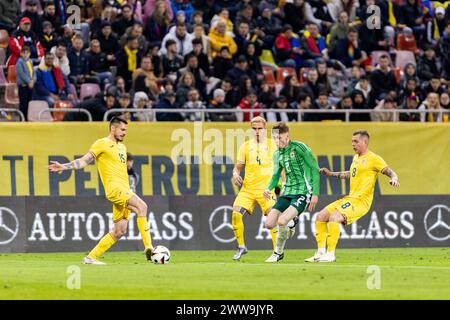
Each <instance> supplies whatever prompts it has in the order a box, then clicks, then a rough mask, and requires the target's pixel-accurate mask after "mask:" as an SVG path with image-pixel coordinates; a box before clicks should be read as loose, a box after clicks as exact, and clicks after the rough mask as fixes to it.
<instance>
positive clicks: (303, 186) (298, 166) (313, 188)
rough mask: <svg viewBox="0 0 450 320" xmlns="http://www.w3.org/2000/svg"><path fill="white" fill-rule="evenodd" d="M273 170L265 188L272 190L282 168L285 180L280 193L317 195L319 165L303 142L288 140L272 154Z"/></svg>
mask: <svg viewBox="0 0 450 320" xmlns="http://www.w3.org/2000/svg"><path fill="white" fill-rule="evenodd" d="M273 165H274V172H273V176H272V179H271V181H270V183H269V186H268V187H267V189H269V190H272V189H273V188H275V186H276V185H277V183H278V180H279V179H280V175H281V171H282V170H283V169H284V171H285V174H286V181H285V185H284V189H283V191H282V195H299V194H313V195H319V192H320V190H319V189H320V174H319V165H318V164H317V160H316V158H315V157H314V155H313V153H312V151H311V149H310V148H309V147H308V146H307V145H306V144H304V143H303V142H298V141H290V142H289V144H288V145H287V146H286V147H285V148H280V149H278V150H277V151H275V153H274V154H273Z"/></svg>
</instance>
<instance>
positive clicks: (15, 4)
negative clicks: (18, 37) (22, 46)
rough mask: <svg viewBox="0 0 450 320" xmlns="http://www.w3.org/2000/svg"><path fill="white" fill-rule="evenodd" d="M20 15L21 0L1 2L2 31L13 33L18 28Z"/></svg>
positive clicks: (0, 25)
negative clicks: (17, 23) (17, 22)
mask: <svg viewBox="0 0 450 320" xmlns="http://www.w3.org/2000/svg"><path fill="white" fill-rule="evenodd" d="M19 15H20V0H3V1H0V29H5V30H7V31H8V32H9V33H11V32H12V31H13V30H14V29H15V28H16V21H17V18H18V17H19Z"/></svg>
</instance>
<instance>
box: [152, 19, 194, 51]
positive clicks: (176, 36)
mask: <svg viewBox="0 0 450 320" xmlns="http://www.w3.org/2000/svg"><path fill="white" fill-rule="evenodd" d="M169 40H173V41H175V43H176V48H177V51H176V53H177V54H178V55H180V56H182V57H184V56H185V55H187V54H188V53H189V52H191V51H192V35H190V34H189V33H187V29H186V25H185V24H182V23H178V24H177V25H176V26H175V28H174V29H171V30H170V31H169V33H168V34H166V36H165V37H164V39H163V41H162V44H161V50H160V54H161V55H164V54H166V53H167V51H166V49H165V48H166V46H165V45H166V42H167V41H169Z"/></svg>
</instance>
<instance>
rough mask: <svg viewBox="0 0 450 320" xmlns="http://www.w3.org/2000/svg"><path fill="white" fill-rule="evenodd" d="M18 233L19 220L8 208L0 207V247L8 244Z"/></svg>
mask: <svg viewBox="0 0 450 320" xmlns="http://www.w3.org/2000/svg"><path fill="white" fill-rule="evenodd" d="M17 233H19V220H18V219H17V217H16V214H15V213H14V212H13V211H11V209H9V208H5V207H0V245H3V244H8V243H10V242H11V241H13V240H14V238H15V237H16V236H17Z"/></svg>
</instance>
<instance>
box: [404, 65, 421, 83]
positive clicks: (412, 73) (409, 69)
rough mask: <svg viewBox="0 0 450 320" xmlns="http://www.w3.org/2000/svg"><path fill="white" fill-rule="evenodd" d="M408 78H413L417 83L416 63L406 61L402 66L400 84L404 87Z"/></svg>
mask: <svg viewBox="0 0 450 320" xmlns="http://www.w3.org/2000/svg"><path fill="white" fill-rule="evenodd" d="M409 79H415V80H416V82H417V83H419V77H418V76H417V69H416V65H415V64H414V63H411V62H409V63H407V64H406V65H405V66H404V67H403V74H402V76H401V78H400V86H401V87H404V86H405V85H406V82H407V81H408V80H409Z"/></svg>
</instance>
